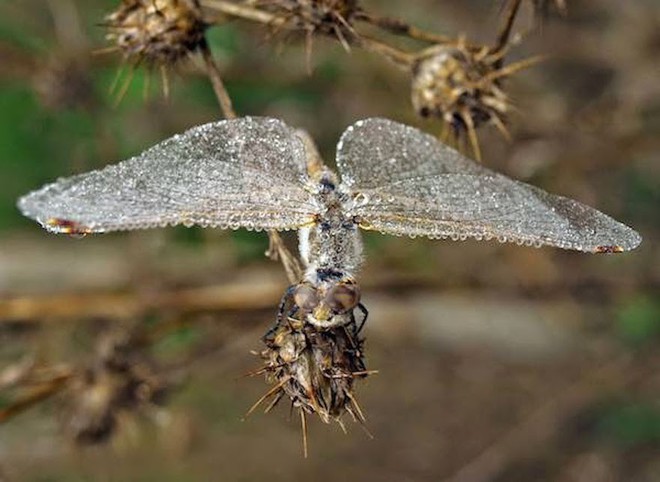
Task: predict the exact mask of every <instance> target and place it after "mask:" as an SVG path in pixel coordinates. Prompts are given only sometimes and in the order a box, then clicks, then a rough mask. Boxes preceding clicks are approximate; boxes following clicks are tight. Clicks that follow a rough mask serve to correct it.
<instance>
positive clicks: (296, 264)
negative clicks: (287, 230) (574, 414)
mask: <svg viewBox="0 0 660 482" xmlns="http://www.w3.org/2000/svg"><path fill="white" fill-rule="evenodd" d="M268 241H269V245H268V251H266V256H267V257H268V258H270V259H272V260H273V261H277V260H278V259H279V260H280V261H281V262H282V266H284V271H285V272H286V276H287V278H288V280H289V283H291V284H295V283H298V282H299V281H300V279H301V278H302V275H303V269H302V266H301V264H300V261H299V260H298V258H296V257H295V256H294V254H293V253H291V251H289V249H288V248H287V247H286V245H285V244H284V241H283V240H282V237H281V236H280V233H278V232H277V231H269V232H268Z"/></svg>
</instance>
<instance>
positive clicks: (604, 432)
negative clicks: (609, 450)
mask: <svg viewBox="0 0 660 482" xmlns="http://www.w3.org/2000/svg"><path fill="white" fill-rule="evenodd" d="M596 432H597V435H598V436H599V437H600V438H601V439H603V440H605V441H608V442H611V443H614V444H617V445H620V446H623V447H625V448H635V447H638V446H640V445H645V444H650V443H658V442H660V405H659V404H657V403H656V404H650V403H633V402H621V403H617V404H612V405H611V406H609V407H607V408H604V409H603V410H602V412H601V413H600V419H599V422H598V424H597V427H596Z"/></svg>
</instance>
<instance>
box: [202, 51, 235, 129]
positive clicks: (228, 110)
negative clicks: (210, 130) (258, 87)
mask: <svg viewBox="0 0 660 482" xmlns="http://www.w3.org/2000/svg"><path fill="white" fill-rule="evenodd" d="M200 51H201V53H202V58H203V59H204V66H205V67H206V75H208V77H209V80H210V81H211V85H213V91H214V92H215V96H216V97H217V98H218V103H219V104H220V108H221V109H222V113H223V115H224V116H225V118H226V119H235V118H236V112H235V111H234V107H233V106H232V102H231V97H229V93H228V92H227V88H226V87H225V84H224V82H223V81H222V76H221V75H220V69H219V68H218V64H216V62H215V59H214V58H213V54H212V53H211V49H210V48H209V45H208V42H206V41H204V42H202V45H201V46H200Z"/></svg>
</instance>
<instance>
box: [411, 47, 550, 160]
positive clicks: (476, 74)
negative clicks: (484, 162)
mask: <svg viewBox="0 0 660 482" xmlns="http://www.w3.org/2000/svg"><path fill="white" fill-rule="evenodd" d="M502 57H503V52H502V51H499V52H493V51H492V50H491V49H490V48H489V47H485V46H484V47H481V48H471V47H468V46H467V45H466V44H465V42H464V41H462V40H459V41H458V42H456V43H455V44H451V45H438V46H435V47H432V48H430V49H427V50H425V51H423V52H421V54H419V55H418V56H417V59H416V61H415V62H414V63H413V78H412V103H413V106H414V108H415V110H416V111H417V113H418V114H419V115H420V116H422V117H429V116H434V117H439V118H441V119H442V120H443V121H444V122H445V124H446V126H448V127H450V128H451V130H452V132H453V133H454V135H455V137H457V138H458V137H460V136H462V135H464V134H467V136H468V138H469V139H470V143H471V144H472V148H473V151H474V153H475V156H476V157H477V158H480V157H481V156H480V152H479V147H478V141H477V137H476V129H477V128H479V127H480V126H482V125H484V124H486V123H492V124H494V125H495V126H496V127H497V128H498V129H499V130H500V131H501V132H502V134H503V135H504V136H505V137H508V132H507V131H506V128H505V126H504V120H505V118H506V115H507V113H508V112H509V110H510V102H509V98H508V96H507V95H506V93H505V92H504V91H503V90H502V88H501V82H502V80H503V79H504V78H505V77H507V76H510V75H512V74H513V73H515V72H517V71H518V70H520V69H522V68H524V67H526V66H527V65H529V64H530V63H532V62H534V61H536V60H537V59H535V58H533V59H528V60H525V61H521V62H517V63H515V64H511V65H508V66H505V67H503V66H502Z"/></svg>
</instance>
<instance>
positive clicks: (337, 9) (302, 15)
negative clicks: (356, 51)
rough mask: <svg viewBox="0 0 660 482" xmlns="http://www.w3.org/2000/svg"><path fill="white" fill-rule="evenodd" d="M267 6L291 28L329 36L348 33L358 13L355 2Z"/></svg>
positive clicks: (297, 0) (302, 0)
mask: <svg viewBox="0 0 660 482" xmlns="http://www.w3.org/2000/svg"><path fill="white" fill-rule="evenodd" d="M268 4H269V5H270V6H271V8H273V9H274V11H276V12H278V11H279V12H281V13H283V14H284V16H285V18H286V19H287V21H288V22H289V23H290V24H291V25H292V26H294V27H296V28H300V29H303V30H311V31H313V32H318V33H323V34H330V35H340V34H341V33H342V32H346V31H350V30H351V27H350V25H351V21H352V20H353V17H354V16H355V14H356V13H357V12H358V2H357V0H276V1H275V2H268Z"/></svg>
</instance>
